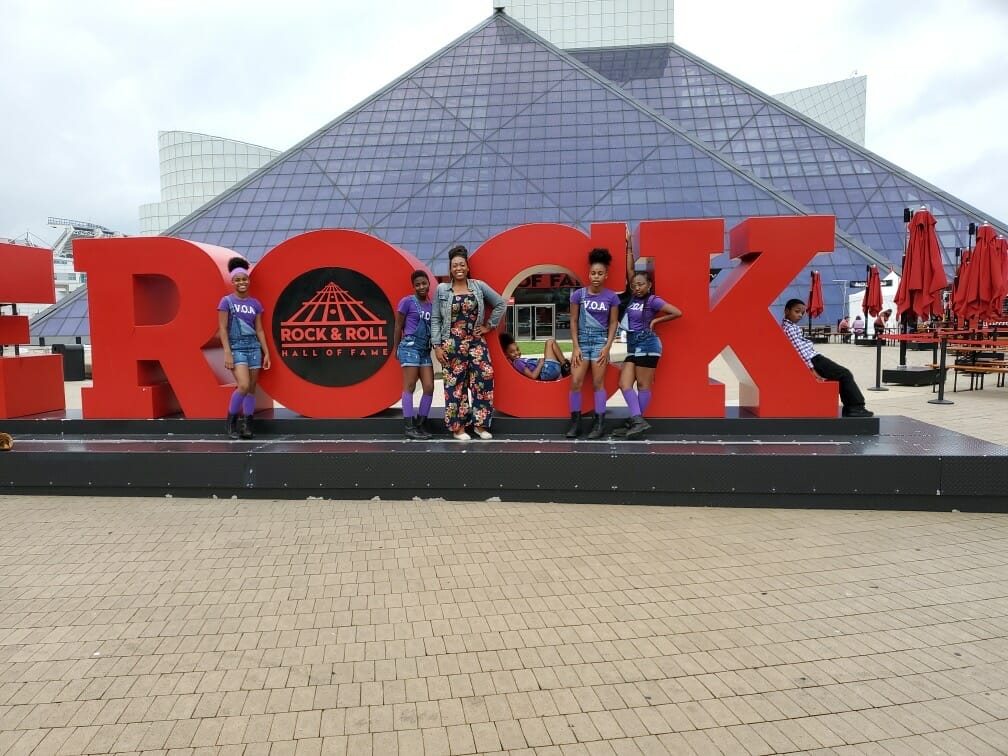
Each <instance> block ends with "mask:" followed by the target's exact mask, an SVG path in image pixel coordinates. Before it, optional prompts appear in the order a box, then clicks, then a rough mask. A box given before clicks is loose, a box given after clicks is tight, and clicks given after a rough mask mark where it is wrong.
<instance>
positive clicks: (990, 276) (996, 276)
mask: <svg viewBox="0 0 1008 756" xmlns="http://www.w3.org/2000/svg"><path fill="white" fill-rule="evenodd" d="M1003 260H1004V258H1003V256H1002V253H1001V245H1000V243H999V242H998V240H997V236H996V234H995V233H994V229H993V228H992V227H991V226H989V225H987V224H986V223H985V224H984V225H982V226H980V228H978V229H977V235H976V245H975V246H974V247H973V251H972V252H971V253H970V256H969V262H968V263H965V264H964V265H963V271H962V272H961V273H960V275H959V286H958V290H957V291H956V302H955V311H956V315H958V316H959V317H960V318H962V319H963V320H966V319H970V320H998V319H1000V317H1001V303H1002V302H1003V301H1004V296H1005V288H1006V279H1005V265H1004V261H1003Z"/></svg>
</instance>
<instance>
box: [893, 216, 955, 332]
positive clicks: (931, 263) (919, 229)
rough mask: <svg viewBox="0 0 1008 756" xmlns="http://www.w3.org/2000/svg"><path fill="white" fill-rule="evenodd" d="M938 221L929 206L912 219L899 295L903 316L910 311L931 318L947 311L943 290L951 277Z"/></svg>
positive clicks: (898, 305)
mask: <svg viewBox="0 0 1008 756" xmlns="http://www.w3.org/2000/svg"><path fill="white" fill-rule="evenodd" d="M935 223H936V221H935V217H934V216H933V215H931V213H930V212H928V210H927V208H921V209H920V210H918V211H917V212H916V213H914V214H913V217H912V218H911V219H910V236H909V239H908V241H907V249H906V254H905V255H904V256H903V272H902V277H901V278H900V283H899V288H898V289H897V290H896V297H895V302H896V309H897V310H898V311H899V313H900V316H901V317H903V316H904V315H908V314H909V315H914V316H916V317H919V318H929V317H931V315H940V314H941V313H942V311H943V304H942V290H943V289H944V288H945V287H946V286H947V285H948V278H947V277H946V275H945V268H944V267H943V265H942V256H941V248H940V247H939V246H938V234H937V233H935Z"/></svg>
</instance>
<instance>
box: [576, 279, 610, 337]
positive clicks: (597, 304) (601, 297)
mask: <svg viewBox="0 0 1008 756" xmlns="http://www.w3.org/2000/svg"><path fill="white" fill-rule="evenodd" d="M570 301H571V304H572V305H578V306H579V307H580V308H581V310H582V312H585V311H587V312H588V313H589V314H590V315H591V316H592V317H593V318H595V320H597V321H598V322H599V325H601V326H602V328H603V330H605V331H606V332H608V331H609V312H610V311H611V310H616V309H619V294H617V293H616V292H615V291H613V290H612V289H602V291H600V292H599V293H598V294H592V293H591V292H590V291H589V290H588V288H587V287H582V288H580V289H575V290H574V292H573V293H572V294H571V298H570ZM582 302H583V304H582ZM578 317H579V318H580V315H579V316H578Z"/></svg>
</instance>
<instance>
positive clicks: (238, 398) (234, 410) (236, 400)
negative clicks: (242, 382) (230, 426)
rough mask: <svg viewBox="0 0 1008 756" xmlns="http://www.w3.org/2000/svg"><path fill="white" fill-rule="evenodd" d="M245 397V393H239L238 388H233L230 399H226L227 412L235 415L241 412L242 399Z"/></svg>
mask: <svg viewBox="0 0 1008 756" xmlns="http://www.w3.org/2000/svg"><path fill="white" fill-rule="evenodd" d="M244 398H245V394H243V393H241V392H240V391H239V390H238V389H235V390H234V393H233V394H231V399H230V400H229V401H228V414H229V415H237V414H238V413H239V412H241V405H242V399H244Z"/></svg>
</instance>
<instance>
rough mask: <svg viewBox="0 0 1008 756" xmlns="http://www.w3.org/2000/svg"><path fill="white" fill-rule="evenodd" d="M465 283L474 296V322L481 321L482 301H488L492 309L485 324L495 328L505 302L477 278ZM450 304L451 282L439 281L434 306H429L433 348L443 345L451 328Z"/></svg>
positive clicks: (469, 279)
mask: <svg viewBox="0 0 1008 756" xmlns="http://www.w3.org/2000/svg"><path fill="white" fill-rule="evenodd" d="M466 283H467V284H468V285H469V291H470V292H472V294H473V296H475V297H476V306H477V310H476V322H477V323H482V322H483V318H484V316H485V312H484V304H483V303H484V302H488V303H489V304H490V305H491V306H492V307H493V309H492V310H491V311H490V320H489V322H487V326H488V327H489V328H496V327H497V326H498V325H500V321H501V318H502V317H504V310H505V309H506V308H507V303H506V302H505V301H504V300H503V299H502V298H501V295H500V294H498V293H497V292H496V291H494V290H493V289H491V288H490V287H489V286H487V285H486V284H485V283H483V282H482V281H480V280H478V279H475V278H468V279H466ZM451 305H452V285H451V282H448V283H439V284H438V285H437V290H436V291H435V292H434V306H433V307H432V308H431V345H432V346H433V347H434V348H437V347H439V346H441V345H443V344H444V342H445V339H447V338H448V332H449V331H450V330H451Z"/></svg>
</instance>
